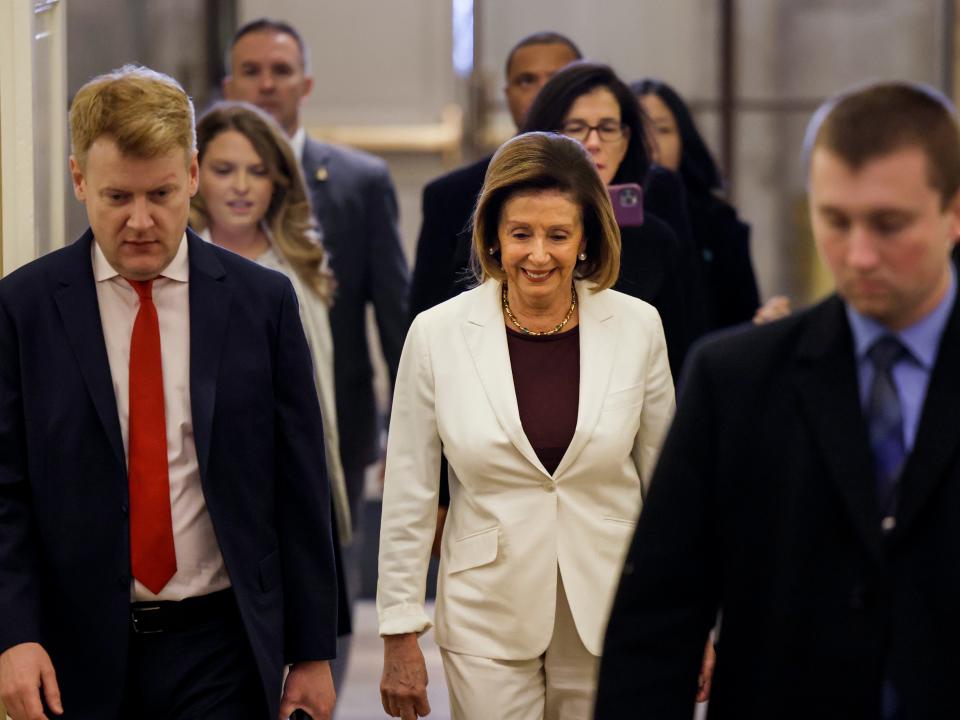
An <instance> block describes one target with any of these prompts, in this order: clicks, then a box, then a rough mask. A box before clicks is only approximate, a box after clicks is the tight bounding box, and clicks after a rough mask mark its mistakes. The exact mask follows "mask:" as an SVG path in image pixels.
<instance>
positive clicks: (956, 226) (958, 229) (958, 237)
mask: <svg viewBox="0 0 960 720" xmlns="http://www.w3.org/2000/svg"><path fill="white" fill-rule="evenodd" d="M947 213H948V214H949V216H950V237H951V238H953V240H954V241H955V242H958V241H960V190H957V192H956V193H955V194H954V196H953V199H952V200H950V202H949V203H948V204H947Z"/></svg>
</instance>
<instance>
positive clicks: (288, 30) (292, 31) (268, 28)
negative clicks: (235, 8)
mask: <svg viewBox="0 0 960 720" xmlns="http://www.w3.org/2000/svg"><path fill="white" fill-rule="evenodd" d="M258 32H275V33H281V34H283V35H289V36H290V37H292V38H293V39H294V41H295V42H296V43H297V47H298V48H300V60H301V62H302V63H303V69H304V71H306V70H307V69H308V68H309V67H310V53H309V51H308V50H307V46H306V43H304V42H303V37H301V35H300V33H299V32H297V29H296V28H295V27H294V26H293V25H291V24H290V23H288V22H285V21H283V20H274V19H273V18H267V17H261V18H257V19H256V20H251V21H250V22H247V23H244V24H243V25H241V26H240V27H239V28H237V31H236V32H235V33H234V34H233V40H232V41H231V42H230V52H232V51H233V48H234V47H236V44H237V43H238V42H240V38H242V37H243V36H244V35H250V34H251V33H258ZM229 67H230V57H229V56H228V57H227V68H229Z"/></svg>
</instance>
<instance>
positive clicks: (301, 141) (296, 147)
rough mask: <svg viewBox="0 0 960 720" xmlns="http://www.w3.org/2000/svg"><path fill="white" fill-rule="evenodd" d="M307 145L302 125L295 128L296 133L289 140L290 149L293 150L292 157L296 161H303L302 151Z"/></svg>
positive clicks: (305, 132)
mask: <svg viewBox="0 0 960 720" xmlns="http://www.w3.org/2000/svg"><path fill="white" fill-rule="evenodd" d="M306 145H307V131H306V130H305V129H304V127H303V125H301V126H300V127H298V128H297V131H296V132H295V133H294V134H293V136H292V137H291V138H290V147H291V148H293V156H294V157H295V158H297V160H300V161H301V162H302V161H303V149H304V147H306Z"/></svg>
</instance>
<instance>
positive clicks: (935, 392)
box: [896, 303, 960, 535]
mask: <svg viewBox="0 0 960 720" xmlns="http://www.w3.org/2000/svg"><path fill="white" fill-rule="evenodd" d="M958 367H960V311H958V304H956V303H955V304H954V307H953V310H952V312H951V313H950V319H949V320H948V321H947V327H946V329H945V330H944V333H943V338H942V340H941V341H940V349H939V351H938V353H937V360H936V362H935V364H934V367H933V372H932V373H931V375H930V382H929V384H928V386H927V396H926V400H925V401H924V405H923V411H922V413H921V416H920V425H919V426H918V428H917V435H916V441H915V443H914V447H913V451H912V452H911V453H910V456H909V457H908V458H907V464H906V466H905V467H904V470H903V477H902V478H901V481H900V506H899V508H898V511H897V529H896V535H900V534H902V533H903V532H905V531H906V530H907V528H908V527H909V526H910V525H911V524H912V523H913V522H914V521H915V520H916V518H917V515H918V514H919V513H920V511H921V510H922V509H923V506H924V505H925V504H926V502H927V501H928V500H929V499H930V496H931V494H932V493H933V491H934V490H935V489H936V486H937V484H938V483H939V482H941V481H942V480H943V477H944V475H945V474H946V469H947V464H948V463H949V462H950V461H951V460H952V459H953V458H954V457H955V456H956V453H957V446H958V441H960V425H958V424H957V423H956V422H951V421H950V420H949V418H952V417H954V416H955V415H956V412H957V407H956V406H957V398H960V374H958V373H957V368H958Z"/></svg>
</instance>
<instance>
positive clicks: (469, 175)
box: [410, 32, 581, 317]
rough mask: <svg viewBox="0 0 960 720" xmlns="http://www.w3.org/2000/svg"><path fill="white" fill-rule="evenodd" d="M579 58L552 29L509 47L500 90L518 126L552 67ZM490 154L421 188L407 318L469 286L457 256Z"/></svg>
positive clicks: (553, 70) (570, 44)
mask: <svg viewBox="0 0 960 720" xmlns="http://www.w3.org/2000/svg"><path fill="white" fill-rule="evenodd" d="M580 57H581V55H580V50H579V49H578V48H577V46H576V45H574V44H573V41H572V40H570V38H568V37H566V36H564V35H561V34H559V33H554V32H540V33H535V34H533V35H528V36H527V37H525V38H523V39H522V40H520V42H518V43H517V44H516V45H514V46H513V49H512V50H511V51H510V54H509V55H508V56H507V63H506V70H505V72H506V81H507V84H506V85H505V86H504V88H503V94H504V96H505V97H506V100H507V107H508V108H509V109H510V115H511V116H512V117H513V122H514V124H516V126H517V127H518V128H519V127H520V126H521V125H522V124H523V118H524V116H526V114H527V110H529V109H530V106H531V105H532V104H533V100H534V98H536V96H537V93H538V92H540V88H542V87H543V85H544V84H545V83H546V82H547V80H549V79H550V78H551V77H553V75H554V73H556V72H557V70H559V69H560V68H562V67H563V66H564V65H566V64H568V63H570V62H572V61H574V60H579V59H580ZM491 157H493V156H492V155H488V156H486V157H484V158H482V159H480V160H478V161H476V162H474V163H471V164H469V165H465V166H463V167H461V168H457V169H456V170H454V171H453V172H450V173H447V174H446V175H442V176H440V177H438V178H436V179H435V180H432V181H431V182H430V183H428V184H427V186H426V187H425V188H424V189H423V220H422V223H421V225H420V237H419V239H418V240H417V257H416V261H415V263H414V268H413V280H412V281H411V285H410V314H411V317H415V316H416V315H417V314H419V313H421V312H423V311H424V310H426V309H427V308H431V307H433V306H434V305H438V304H439V303H442V302H443V301H444V300H449V299H450V298H451V297H453V296H454V295H457V294H459V293H460V292H461V291H462V290H463V289H465V288H466V287H469V286H470V284H471V282H472V278H470V277H468V276H467V273H466V264H467V260H469V258H468V257H460V256H459V255H458V247H459V248H464V247H466V248H469V246H470V242H469V237H470V227H469V225H470V215H471V214H472V213H473V206H474V205H475V204H476V202H477V196H478V195H479V194H480V188H482V187H483V178H484V175H486V173H487V165H489V164H490V158H491ZM461 254H463V253H462V250H461Z"/></svg>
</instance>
